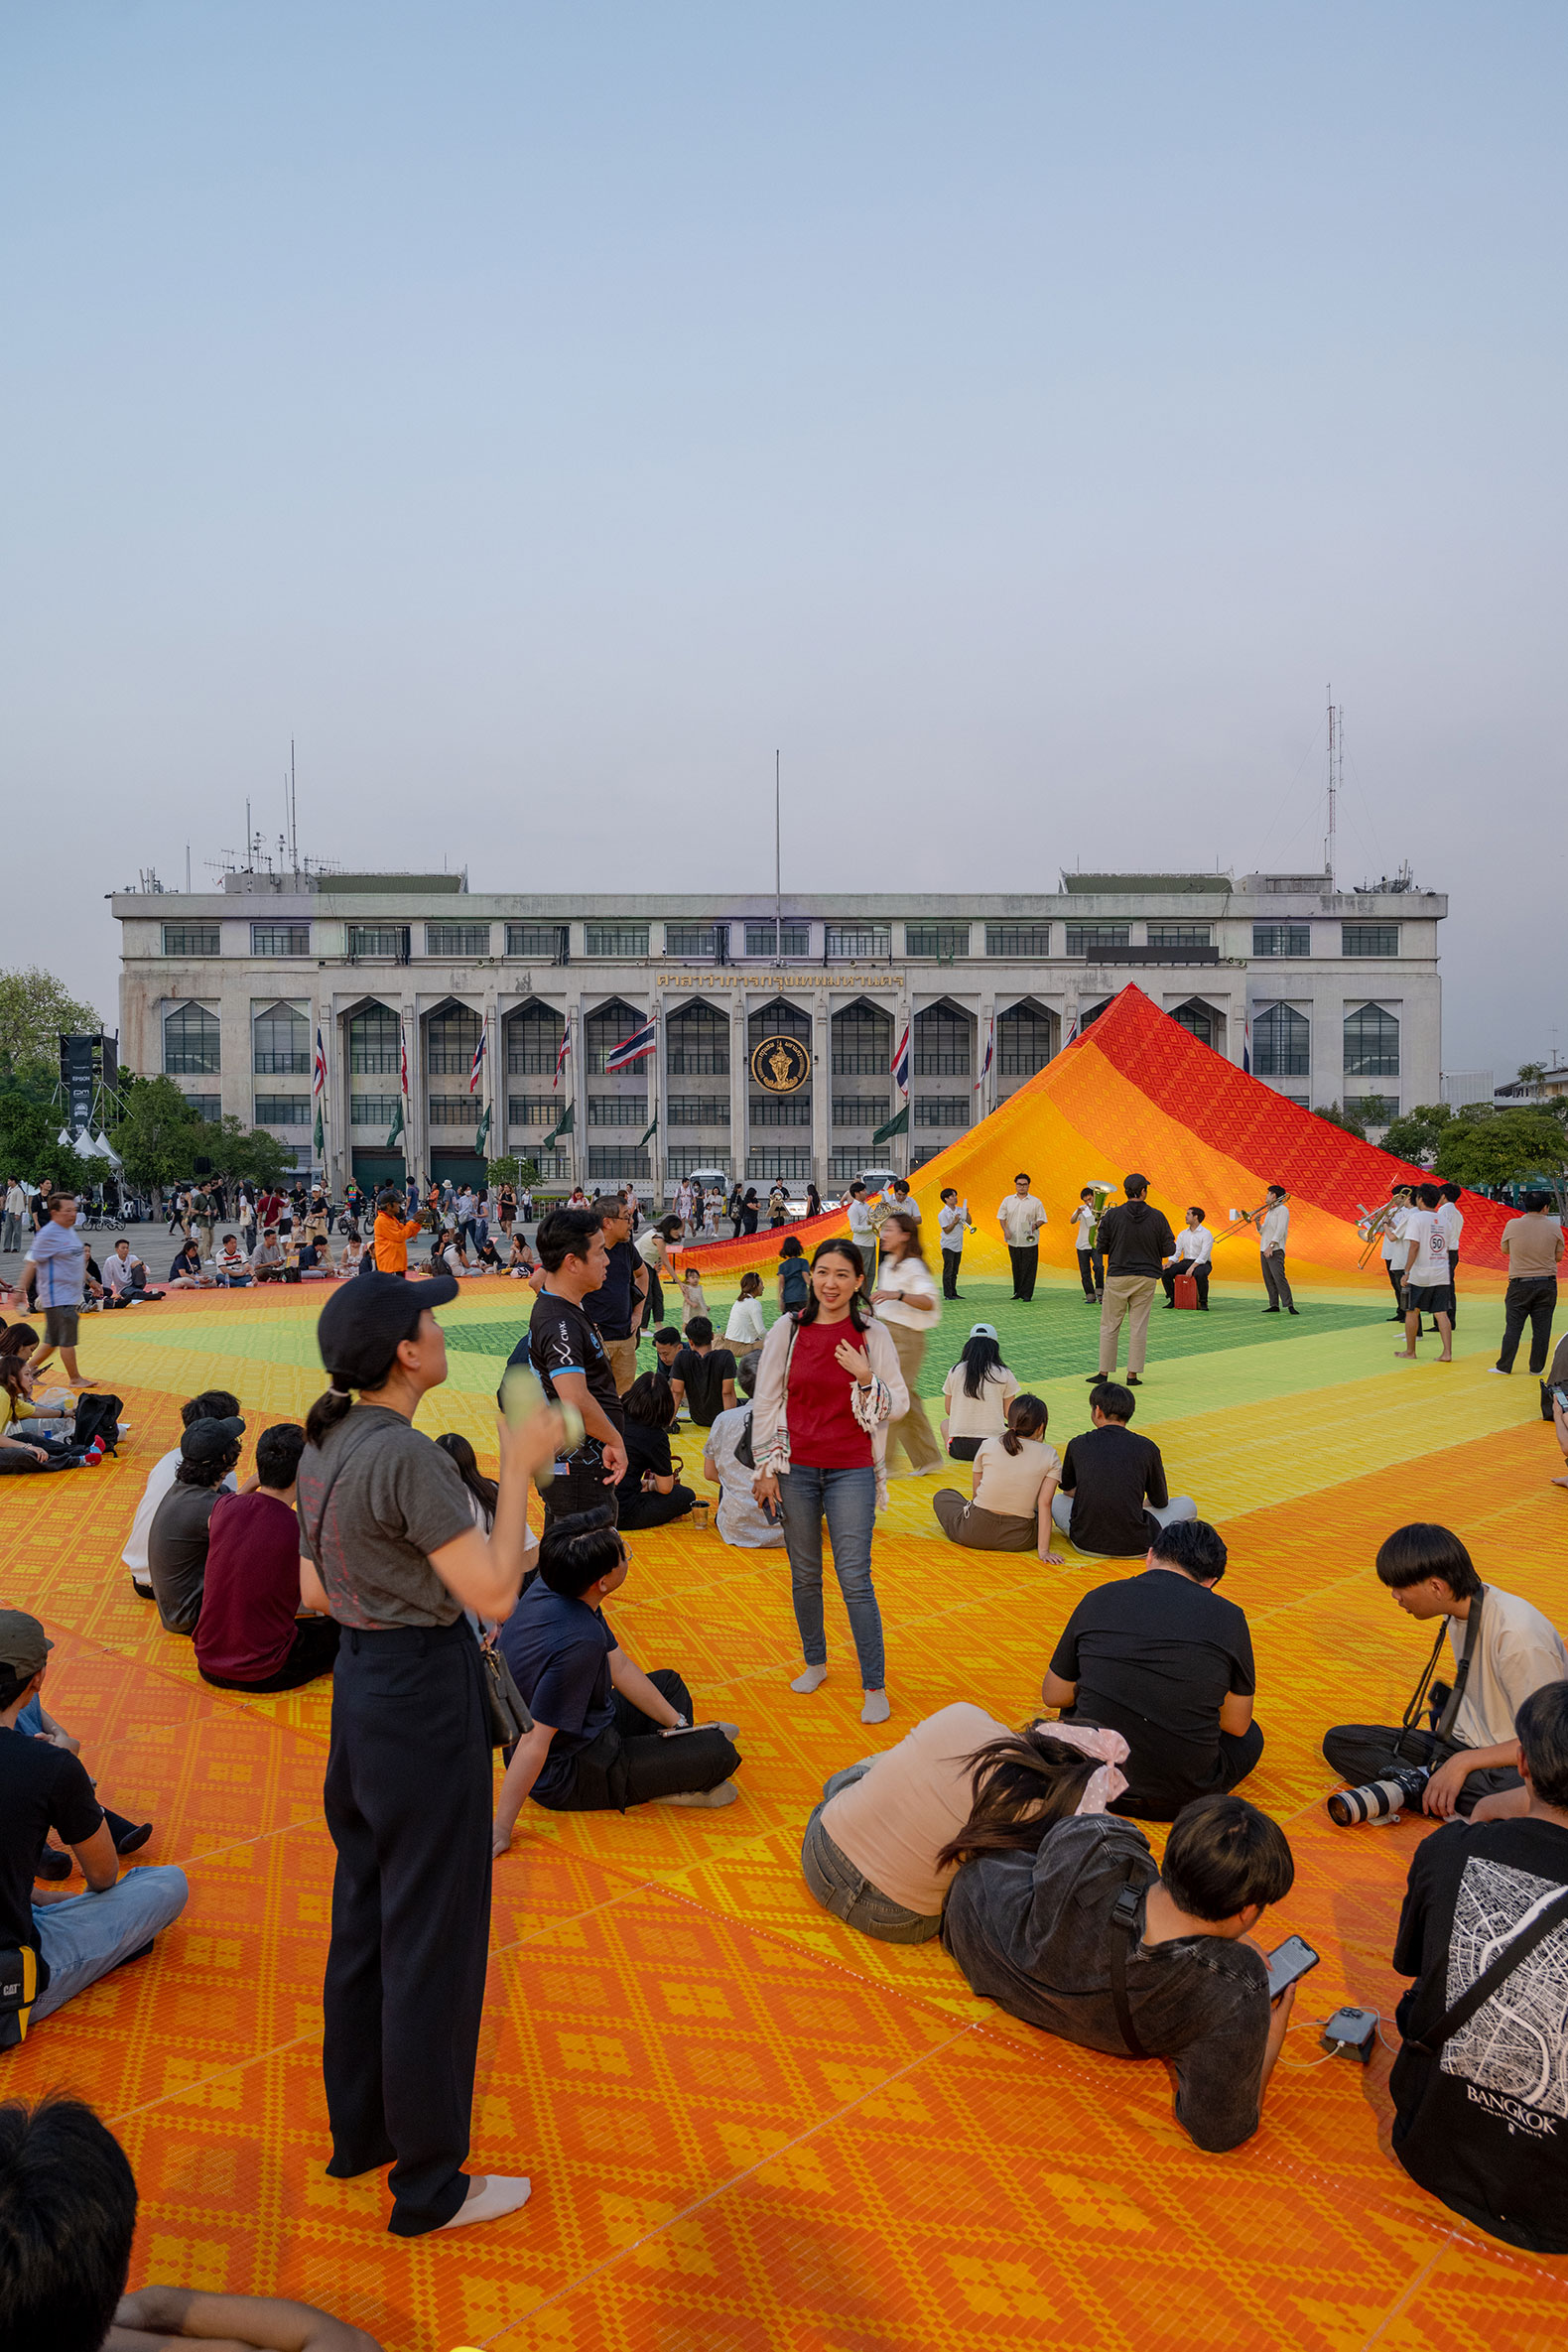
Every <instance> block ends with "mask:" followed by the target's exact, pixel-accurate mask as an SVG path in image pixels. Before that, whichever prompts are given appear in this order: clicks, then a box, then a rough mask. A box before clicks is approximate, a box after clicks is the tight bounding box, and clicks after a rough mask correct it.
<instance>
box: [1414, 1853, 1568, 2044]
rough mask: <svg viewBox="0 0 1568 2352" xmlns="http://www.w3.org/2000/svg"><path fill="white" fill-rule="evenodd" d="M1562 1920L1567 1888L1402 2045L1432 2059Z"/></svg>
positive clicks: (1566, 1908)
mask: <svg viewBox="0 0 1568 2352" xmlns="http://www.w3.org/2000/svg"><path fill="white" fill-rule="evenodd" d="M1564 1919H1568V1887H1565V1888H1564V1889H1563V1892H1562V1893H1561V1894H1560V1895H1555V1896H1554V1897H1553V1898H1552V1900H1551V1901H1549V1902H1548V1903H1546V1904H1545V1905H1544V1906H1543V1907H1542V1908H1541V1909H1540V1910H1538V1911H1537V1912H1536V1914H1535V1916H1534V1918H1533V1919H1532V1920H1531V1921H1530V1923H1529V1925H1528V1927H1525V1928H1521V1930H1520V1931H1519V1933H1518V1934H1517V1935H1516V1936H1515V1937H1514V1938H1513V1941H1512V1942H1511V1943H1510V1944H1504V1945H1503V1950H1502V1951H1501V1952H1500V1953H1499V1954H1498V1956H1497V1958H1496V1959H1495V1960H1494V1961H1493V1962H1492V1964H1491V1966H1490V1967H1488V1968H1484V1969H1483V1970H1482V1972H1481V1974H1480V1976H1478V1977H1477V1979H1476V1981H1475V1983H1474V1984H1473V1985H1472V1986H1471V1988H1470V1990H1469V1992H1468V1993H1461V1995H1460V1996H1459V1999H1458V2000H1457V2001H1456V2002H1455V2004H1454V2006H1453V2008H1452V2009H1450V2010H1445V2011H1444V2013H1443V2015H1442V2016H1441V2017H1440V2018H1439V2019H1438V2021H1437V2024H1436V2025H1434V2026H1433V2027H1432V2028H1431V2030H1430V2031H1429V2032H1427V2033H1423V2034H1420V2035H1412V2036H1411V2037H1410V2038H1409V2039H1408V2040H1407V2041H1406V2043H1405V2045H1404V2046H1405V2048H1406V2049H1411V2050H1419V2051H1420V2053H1421V2055H1422V2056H1423V2057H1425V2058H1435V2057H1436V2056H1437V2055H1438V2053H1439V2052H1440V2051H1441V2049H1442V2047H1443V2044H1444V2042H1445V2041H1447V2040H1449V2039H1450V2038H1451V2037H1452V2036H1453V2035H1454V2034H1456V2033H1457V2032H1458V2031H1459V2028H1460V2026H1461V2025H1469V2023H1470V2021H1471V2019H1472V2018H1473V2017H1474V2016H1475V2014H1476V2012H1477V2010H1478V2009H1480V2008H1481V2007H1482V2005H1483V2003H1484V2002H1488V2001H1490V2000H1491V1999H1492V1996H1493V1994H1494V1993H1495V1992H1496V1991H1497V1989H1498V1987H1499V1986H1500V1985H1501V1984H1502V1983H1503V1981H1504V1979H1505V1978H1507V1977H1510V1976H1511V1975H1512V1974H1513V1971H1514V1970H1515V1969H1516V1968H1517V1967H1518V1965H1519V1963H1520V1961H1521V1960H1527V1959H1528V1958H1529V1956H1530V1954H1531V1952H1533V1951H1534V1949H1535V1947H1536V1945H1537V1944H1538V1943H1544V1942H1545V1940H1546V1938H1547V1936H1549V1935H1550V1933H1551V1931H1552V1929H1553V1928H1554V1927H1560V1926H1561V1924H1562V1922H1563V1921H1564Z"/></svg>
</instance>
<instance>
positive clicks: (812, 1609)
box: [779, 1464, 887, 1690]
mask: <svg viewBox="0 0 1568 2352" xmlns="http://www.w3.org/2000/svg"><path fill="white" fill-rule="evenodd" d="M779 1511H780V1514H781V1516H782V1518H783V1521H784V1544H785V1548H786V1550H787V1551H788V1553H789V1579H790V1598H791V1600H792V1601H793V1602H794V1604H795V1623H796V1624H797V1625H798V1626H799V1628H800V1644H801V1654H802V1656H803V1657H804V1658H805V1660H806V1663H807V1665H808V1666H825V1665H826V1664H827V1663H828V1635H827V1633H826V1631H825V1629H824V1626H823V1616H822V1522H823V1520H824V1519H825V1518H826V1520H827V1522H828V1534H829V1536H830V1538H831V1539H832V1543H833V1566H834V1573H835V1575H836V1576H837V1577H838V1579H839V1590H840V1591H841V1592H842V1593H843V1595H844V1606H845V1608H846V1610H847V1611H848V1613H849V1631H850V1633H852V1634H853V1635H854V1647H855V1653H856V1655H857V1656H858V1658H859V1661H860V1683H861V1687H862V1688H863V1689H865V1690H880V1689H881V1687H882V1684H883V1682H884V1680H885V1679H886V1673H887V1668H886V1664H885V1662H884V1659H883V1655H882V1613H881V1611H880V1610H879V1609H878V1608H877V1606H876V1594H875V1591H874V1589H873V1588H872V1584H871V1527H872V1523H873V1521H874V1520H875V1517H876V1472H875V1471H874V1470H872V1469H870V1468H869V1467H867V1468H866V1469H864V1470H811V1469H808V1468H807V1467H805V1466H804V1465H802V1464H796V1466H795V1467H794V1468H793V1469H792V1470H791V1471H790V1472H789V1474H788V1476H787V1477H785V1478H781V1479H780V1480H779Z"/></svg>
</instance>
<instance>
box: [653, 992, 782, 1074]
mask: <svg viewBox="0 0 1568 2352" xmlns="http://www.w3.org/2000/svg"><path fill="white" fill-rule="evenodd" d="M664 1034H665V1048H666V1052H667V1054H668V1061H667V1063H666V1068H667V1069H668V1071H669V1073H670V1076H671V1077H672V1078H721V1077H722V1076H723V1075H724V1073H725V1072H726V1071H727V1070H728V1068H729V1023H728V1021H727V1019H726V1018H725V1016H724V1015H723V1014H722V1013H721V1012H719V1011H718V1010H717V1009H716V1008H715V1006H713V1005H712V1004H683V1005H682V1006H681V1008H680V1010H679V1011H678V1012H672V1013H671V1014H670V1015H669V1017H668V1018H667V1020H666V1021H665V1024H664ZM769 1034H772V1032H769Z"/></svg>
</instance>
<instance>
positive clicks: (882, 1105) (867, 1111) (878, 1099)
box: [833, 1095, 892, 1127]
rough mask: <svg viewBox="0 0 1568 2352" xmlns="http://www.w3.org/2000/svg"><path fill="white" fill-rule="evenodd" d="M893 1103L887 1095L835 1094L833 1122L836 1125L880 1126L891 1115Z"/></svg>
mask: <svg viewBox="0 0 1568 2352" xmlns="http://www.w3.org/2000/svg"><path fill="white" fill-rule="evenodd" d="M891 1112H892V1104H891V1101H890V1100H889V1098H888V1097H887V1096H886V1095H835V1096H834V1098H833V1123H834V1125H835V1126H836V1127H879V1126H880V1125H881V1124H882V1122H883V1120H884V1119H886V1118H887V1117H889V1116H890V1115H891Z"/></svg>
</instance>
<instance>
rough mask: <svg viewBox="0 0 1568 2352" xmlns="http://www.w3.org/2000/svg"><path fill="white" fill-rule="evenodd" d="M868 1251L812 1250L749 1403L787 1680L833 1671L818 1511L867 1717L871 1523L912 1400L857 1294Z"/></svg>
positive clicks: (872, 1664) (871, 1698) (878, 1666)
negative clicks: (786, 1600) (783, 1575)
mask: <svg viewBox="0 0 1568 2352" xmlns="http://www.w3.org/2000/svg"><path fill="white" fill-rule="evenodd" d="M863 1272H864V1263H863V1260H862V1259H861V1256H860V1252H859V1250H858V1249H857V1248H856V1247H855V1245H854V1243H853V1242H852V1241H839V1240H834V1241H824V1242H823V1243H822V1244H821V1245H820V1247H819V1248H818V1251H817V1254H816V1256H815V1257H814V1258H813V1259H812V1261H811V1295H810V1297H809V1298H808V1299H807V1301H806V1304H805V1305H804V1306H803V1307H801V1308H800V1309H799V1310H798V1311H797V1312H796V1313H795V1314H793V1315H781V1316H780V1317H779V1320H778V1321H777V1323H775V1324H774V1325H773V1327H772V1329H771V1330H770V1331H769V1333H768V1336H767V1338H766V1340H765V1341H764V1342H763V1347H762V1357H761V1361H760V1363H759V1364H758V1366H757V1378H756V1390H755V1394H754V1396H753V1399H752V1409H751V1449H752V1453H753V1455H754V1457H755V1460H756V1466H757V1467H756V1476H755V1478H754V1479H753V1481H752V1487H753V1491H754V1493H755V1495H756V1498H757V1501H758V1503H761V1505H762V1507H763V1509H764V1510H766V1511H768V1512H769V1513H770V1515H771V1513H772V1512H773V1510H775V1509H776V1510H777V1511H778V1513H779V1515H780V1517H781V1518H782V1520H783V1523H784V1543H785V1548H786V1549H787V1551H788V1553H789V1569H790V1593H791V1598H792V1599H793V1601H794V1604H795V1623H796V1624H797V1625H798V1626H799V1628H800V1639H801V1648H802V1651H803V1652H804V1654H805V1660H806V1670H805V1672H804V1673H803V1674H798V1675H797V1676H796V1678H795V1680H794V1681H793V1682H792V1683H791V1684H790V1688H791V1690H798V1691H813V1690H816V1689H817V1688H818V1687H819V1686H820V1685H821V1684H822V1683H824V1682H825V1681H826V1680H827V1678H828V1636H827V1633H826V1632H825V1630H824V1626H823V1614H822V1523H823V1520H824V1519H826V1520H827V1522H828V1533H829V1535H830V1537H831V1538H832V1541H833V1565H834V1573H835V1574H836V1575H837V1577H838V1579H839V1587H840V1590H841V1591H842V1592H843V1594H844V1605H845V1608H846V1610H847V1611H848V1612H849V1631H850V1632H851V1633H852V1634H853V1635H854V1646H855V1650H856V1652H857V1654H858V1657H859V1661H860V1682H861V1686H862V1688H863V1690H864V1692H865V1703H864V1705H863V1706H862V1707H861V1709H860V1721H861V1722H862V1723H885V1722H886V1721H887V1717H888V1713H889V1709H888V1704H887V1692H886V1690H885V1688H884V1687H883V1686H884V1683H885V1681H886V1672H885V1668H884V1664H883V1656H882V1613H881V1611H880V1610H879V1609H878V1607H877V1605H876V1593H875V1590H874V1588H873V1586H872V1584H871V1526H872V1521H873V1519H874V1517H875V1515H876V1511H877V1509H878V1507H879V1506H880V1505H883V1504H885V1503H886V1501H887V1484H886V1476H885V1472H884V1470H883V1456H884V1453H885V1450H886V1436H885V1433H886V1427H887V1423H888V1421H889V1420H890V1419H892V1420H897V1419H899V1418H900V1417H901V1416H902V1415H903V1414H905V1413H907V1412H908V1410H909V1391H908V1390H907V1388H906V1387H905V1385H904V1375H903V1373H902V1372H900V1371H899V1369H898V1352H897V1350H896V1349H895V1348H894V1346H893V1343H892V1341H891V1340H890V1339H889V1337H888V1335H887V1333H886V1331H885V1330H884V1329H883V1327H882V1326H881V1324H880V1323H876V1322H873V1321H871V1320H870V1318H869V1317H868V1316H867V1313H866V1309H865V1301H864V1300H863V1298H861V1296H860V1282H861V1277H862V1275H863Z"/></svg>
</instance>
